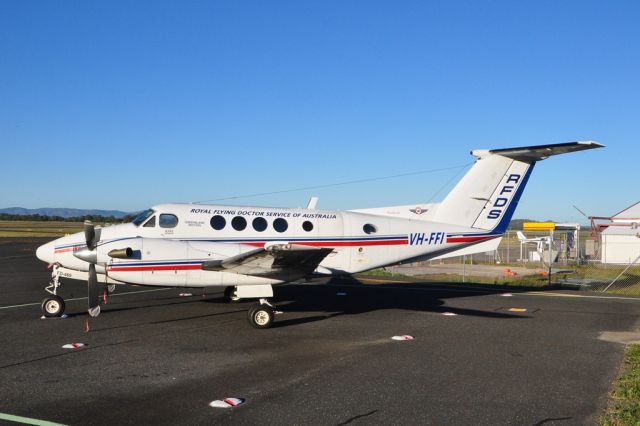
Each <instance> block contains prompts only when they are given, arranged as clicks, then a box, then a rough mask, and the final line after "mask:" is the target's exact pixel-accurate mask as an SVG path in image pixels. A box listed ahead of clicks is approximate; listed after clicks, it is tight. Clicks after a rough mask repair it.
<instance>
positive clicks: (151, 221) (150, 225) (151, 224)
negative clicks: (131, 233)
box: [143, 216, 156, 228]
mask: <svg viewBox="0 0 640 426" xmlns="http://www.w3.org/2000/svg"><path fill="white" fill-rule="evenodd" d="M155 226H156V217H155V216H153V217H152V218H151V219H149V220H148V221H147V223H145V224H144V225H143V228H155Z"/></svg>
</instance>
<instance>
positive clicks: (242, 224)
mask: <svg viewBox="0 0 640 426" xmlns="http://www.w3.org/2000/svg"><path fill="white" fill-rule="evenodd" d="M231 226H233V229H235V230H236V231H242V230H243V229H244V228H246V227H247V219H245V218H244V217H242V216H236V217H234V218H233V219H231Z"/></svg>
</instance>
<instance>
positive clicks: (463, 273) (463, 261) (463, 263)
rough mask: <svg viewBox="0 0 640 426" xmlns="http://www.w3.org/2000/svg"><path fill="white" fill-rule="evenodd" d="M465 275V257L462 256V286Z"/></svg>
mask: <svg viewBox="0 0 640 426" xmlns="http://www.w3.org/2000/svg"><path fill="white" fill-rule="evenodd" d="M466 275H467V255H463V256H462V283H463V284H464V277H465V276H466Z"/></svg>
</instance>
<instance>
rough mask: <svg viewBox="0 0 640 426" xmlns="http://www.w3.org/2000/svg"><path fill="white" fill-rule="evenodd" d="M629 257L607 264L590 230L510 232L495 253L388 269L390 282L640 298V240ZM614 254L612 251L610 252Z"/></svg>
mask: <svg viewBox="0 0 640 426" xmlns="http://www.w3.org/2000/svg"><path fill="white" fill-rule="evenodd" d="M634 237H635V238H636V240H634V239H633V238H631V239H628V242H627V243H626V244H627V246H625V247H624V248H625V250H627V251H628V256H626V255H624V256H618V259H617V262H616V263H603V262H602V260H601V259H602V256H601V253H602V252H603V250H605V249H606V247H604V246H603V247H600V245H601V243H600V238H598V236H597V235H593V234H591V232H590V231H588V230H581V231H579V232H574V231H566V232H565V231H561V232H559V231H555V232H554V233H553V235H551V234H550V233H549V232H545V231H540V232H530V231H529V232H524V231H508V232H507V233H506V234H505V236H504V237H503V238H502V241H501V242H500V246H499V247H498V249H497V250H495V251H490V252H486V253H477V254H473V255H467V256H458V257H452V258H448V259H442V260H430V261H426V262H416V263H411V264H404V265H398V266H393V267H390V268H386V269H385V271H384V272H383V273H384V274H388V275H391V276H412V277H418V278H420V280H424V281H433V282H452V283H475V284H497V285H505V286H509V287H512V286H519V287H546V286H550V285H551V286H555V287H560V288H567V289H575V290H584V291H592V292H601V293H603V292H604V293H610V294H620V295H625V296H634V297H640V236H634ZM609 250H611V248H609Z"/></svg>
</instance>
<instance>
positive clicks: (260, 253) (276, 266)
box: [202, 244, 333, 278]
mask: <svg viewBox="0 0 640 426" xmlns="http://www.w3.org/2000/svg"><path fill="white" fill-rule="evenodd" d="M332 251H333V249H332V248H319V247H307V246H301V245H295V244H275V245H271V246H268V247H266V248H259V249H255V250H250V251H247V252H244V253H240V254H238V255H235V256H231V257H228V258H226V259H218V260H210V261H207V262H204V263H203V264H202V269H203V270H205V271H224V272H235V273H238V274H244V275H255V276H261V277H276V276H283V275H286V276H288V277H289V278H291V276H296V277H303V276H305V275H308V274H310V273H312V272H313V271H314V270H315V269H316V268H317V267H318V264H319V263H320V262H322V260H323V259H324V258H325V257H327V255H328V254H329V253H331V252H332Z"/></svg>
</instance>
